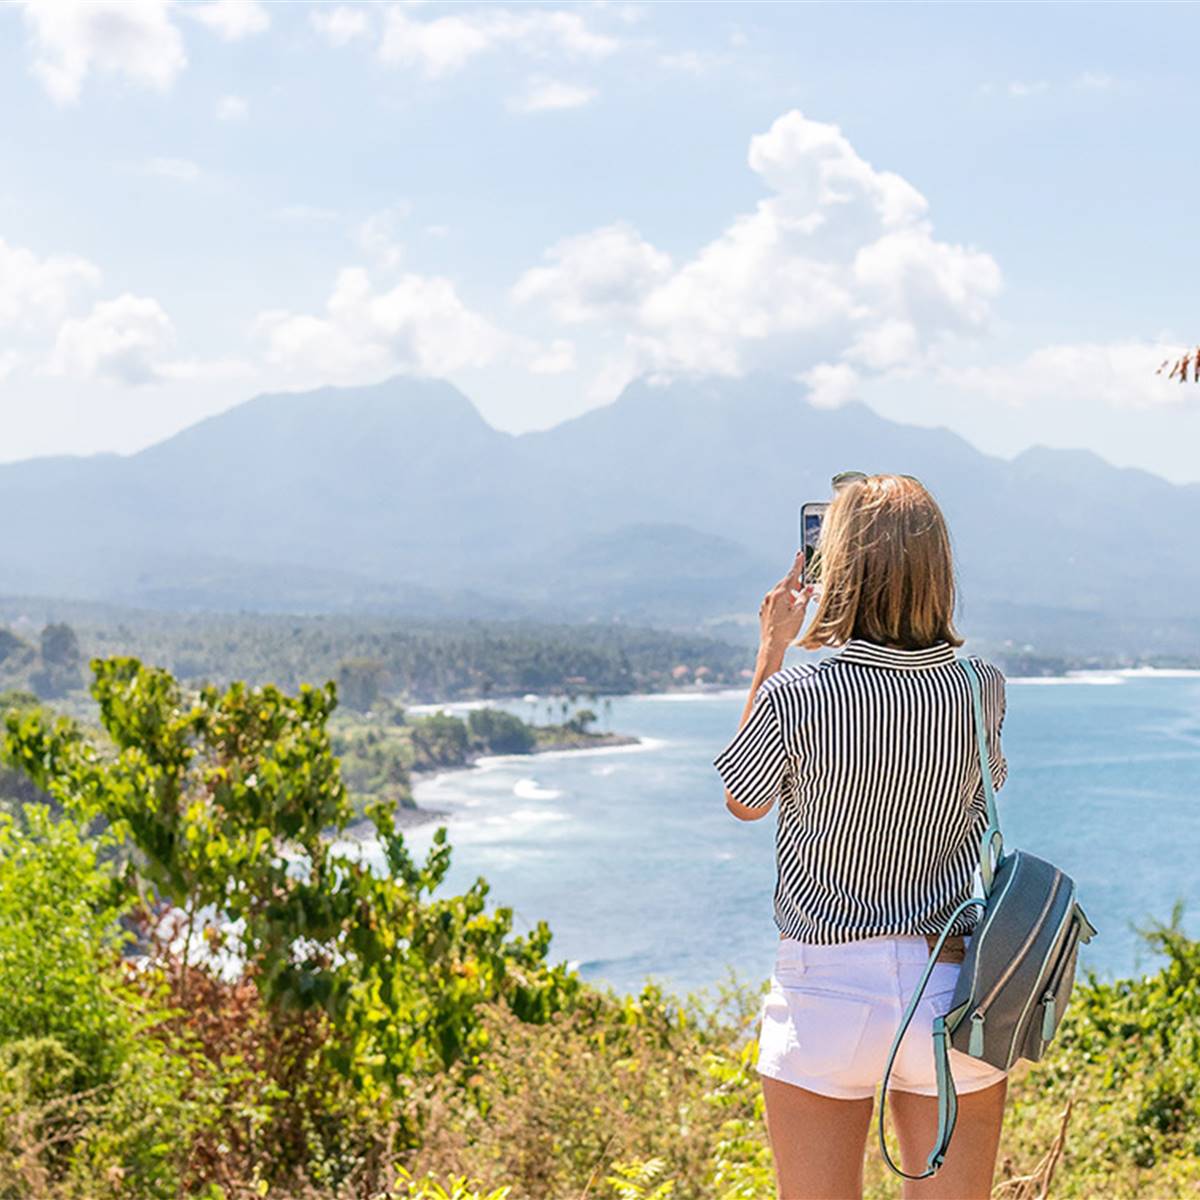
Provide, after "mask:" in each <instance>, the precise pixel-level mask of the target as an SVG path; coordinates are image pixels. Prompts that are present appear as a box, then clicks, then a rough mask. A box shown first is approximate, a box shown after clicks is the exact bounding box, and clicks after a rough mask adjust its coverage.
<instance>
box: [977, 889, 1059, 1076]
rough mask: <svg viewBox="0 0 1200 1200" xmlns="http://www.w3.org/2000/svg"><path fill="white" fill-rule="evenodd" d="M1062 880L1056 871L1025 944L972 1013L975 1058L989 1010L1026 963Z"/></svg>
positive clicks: (978, 1051)
mask: <svg viewBox="0 0 1200 1200" xmlns="http://www.w3.org/2000/svg"><path fill="white" fill-rule="evenodd" d="M1062 880H1063V873H1062V872H1061V871H1059V870H1055V872H1054V882H1053V884H1052V885H1051V887H1050V894H1049V895H1048V896H1047V897H1046V903H1045V904H1043V905H1042V911H1041V912H1040V913H1038V917H1037V920H1036V921H1034V923H1033V927H1032V928H1031V929H1030V931H1029V932H1028V933H1027V934H1026V935H1025V940H1024V942H1022V943H1021V945H1020V947H1019V948H1018V950H1017V952H1016V954H1014V955H1013V956H1012V959H1011V960H1010V962H1009V964H1008V966H1007V967H1005V968H1004V970H1003V971H1002V972H1001V974H1000V978H999V979H997V980H996V982H995V983H994V984H992V987H991V990H990V991H989V992H988V994H987V995H986V996H984V998H983V999H982V1000H980V1001H979V1003H978V1004H977V1005H976V1006H975V1010H974V1011H973V1012H972V1013H971V1036H970V1038H969V1040H968V1043H967V1053H968V1054H970V1055H972V1056H973V1057H975V1058H980V1057H982V1055H983V1022H984V1019H985V1017H986V1016H987V1010H988V1009H989V1008H990V1007H991V1005H992V1003H993V1002H994V1001H995V999H996V997H997V995H998V994H999V993H1000V991H1001V989H1002V988H1003V987H1004V985H1005V984H1006V983H1007V982H1008V981H1009V980H1010V979H1011V978H1012V977H1013V974H1014V972H1015V971H1016V970H1017V968H1018V967H1019V966H1020V965H1021V963H1022V962H1023V961H1024V959H1025V956H1026V955H1027V954H1028V953H1029V951H1030V949H1031V947H1032V946H1033V943H1034V942H1035V941H1037V936H1038V934H1039V933H1041V931H1042V926H1043V924H1044V923H1045V920H1046V915H1047V914H1048V913H1049V912H1050V910H1051V909H1052V908H1053V907H1054V901H1055V900H1056V899H1057V898H1058V890H1059V888H1060V887H1061V886H1062Z"/></svg>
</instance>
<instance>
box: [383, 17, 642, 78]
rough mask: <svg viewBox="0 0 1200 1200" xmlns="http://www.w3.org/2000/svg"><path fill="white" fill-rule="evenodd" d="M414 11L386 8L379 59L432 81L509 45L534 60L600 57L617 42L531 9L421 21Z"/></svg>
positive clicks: (577, 21)
mask: <svg viewBox="0 0 1200 1200" xmlns="http://www.w3.org/2000/svg"><path fill="white" fill-rule="evenodd" d="M411 12H412V7H411V6H409V5H402V4H396V5H393V6H392V7H391V8H390V9H388V12H387V15H386V18H385V22H384V31H383V40H382V41H381V42H380V45H379V57H380V58H381V59H382V60H383V61H384V62H385V63H390V64H393V65H395V66H404V67H418V68H420V69H421V70H422V71H423V72H424V73H425V74H426V75H428V76H430V77H431V78H436V77H438V76H442V75H449V74H452V73H453V72H455V71H458V70H461V69H462V67H464V66H465V65H466V64H467V63H468V62H470V60H471V59H473V58H475V57H477V56H478V55H480V54H483V53H484V52H485V51H488V50H493V49H496V48H498V47H500V46H503V45H507V46H511V47H513V48H514V49H515V50H517V51H519V52H521V53H523V54H528V55H533V56H536V57H545V56H547V55H552V54H565V55H567V56H569V57H583V58H600V57H603V56H604V55H607V54H611V53H612V52H613V51H614V50H616V49H617V46H618V42H617V40H616V39H615V38H612V37H609V36H607V35H606V34H601V33H596V32H595V31H593V30H591V29H589V28H588V25H587V23H586V22H585V21H584V19H583V17H582V16H581V15H580V14H579V13H577V12H568V11H564V10H558V9H545V8H530V9H522V10H520V11H516V12H514V11H512V10H510V9H507V8H477V9H471V10H466V11H456V12H452V13H447V14H445V15H443V16H439V17H433V18H430V19H428V20H421V19H418V18H415V17H413V16H412V15H410V14H411Z"/></svg>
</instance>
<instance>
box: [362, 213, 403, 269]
mask: <svg viewBox="0 0 1200 1200" xmlns="http://www.w3.org/2000/svg"><path fill="white" fill-rule="evenodd" d="M411 211H412V208H411V205H409V204H407V203H404V202H401V203H399V204H393V205H392V206H391V207H390V208H385V209H381V210H380V211H379V212H377V213H372V214H371V215H370V216H369V217H368V218H367V219H366V220H365V221H364V222H363V223H362V224H361V225H360V226H359V227H358V244H359V247H360V248H361V249H362V250H363V252H364V253H366V254H367V255H368V256H369V257H370V259H371V261H372V262H373V263H375V264H377V265H378V266H380V267H382V268H383V269H384V270H389V271H391V270H395V269H396V268H397V267H398V266H399V265H400V264H401V262H403V260H404V245H403V243H402V242H401V241H400V225H401V224H402V223H403V222H404V220H405V219H406V218H407V217H408V215H409V213H410V212H411Z"/></svg>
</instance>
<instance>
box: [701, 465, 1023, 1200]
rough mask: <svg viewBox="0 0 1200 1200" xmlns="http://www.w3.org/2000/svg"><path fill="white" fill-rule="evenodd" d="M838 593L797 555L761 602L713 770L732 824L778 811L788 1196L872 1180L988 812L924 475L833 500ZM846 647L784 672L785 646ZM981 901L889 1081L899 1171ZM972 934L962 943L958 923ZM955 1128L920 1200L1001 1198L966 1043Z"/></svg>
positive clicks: (778, 989)
mask: <svg viewBox="0 0 1200 1200" xmlns="http://www.w3.org/2000/svg"><path fill="white" fill-rule="evenodd" d="M820 556H821V579H822V588H823V591H822V595H821V598H820V602H819V604H818V605H817V610H816V614H815V616H814V617H813V621H812V624H811V625H810V626H809V628H808V630H807V632H806V633H805V634H804V636H803V637H802V638H800V639H799V641H796V640H795V639H796V638H797V635H798V634H799V633H800V629H801V626H802V625H803V623H804V617H805V612H806V609H807V606H808V602H809V600H810V598H811V595H812V588H811V586H810V587H808V588H804V589H801V586H800V570H801V566H802V562H803V559H802V555H801V554H798V555H797V556H796V561H795V563H794V564H793V566H792V570H791V572H789V574H788V575H787V576H786V577H785V578H784V579H782V580H781V581H780V582H779V583H778V584H777V585H776V586H775V587H774V588H773V589H772V590H771V591H770V592H769V593H768V594H767V596H766V598H765V599H764V600H763V604H762V608H761V609H760V610H759V615H760V619H761V626H762V629H761V642H760V646H759V652H758V663H757V669H756V670H755V674H754V682H753V684H752V685H751V688H750V695H749V697H748V699H747V701H746V708H745V711H744V712H743V714H742V721H741V725H740V728H739V730H738V733H737V735H736V736H735V737H734V739H733V741H732V742H730V744H729V745H728V746H727V747H726V748H725V749H724V750H723V751H722V752H721V753H720V754H719V755H718V756H717V758H716V759H715V760H714V765H715V766H716V767H717V770H718V771H719V772H720V774H721V777H722V779H723V781H724V783H725V788H726V791H725V802H726V805H727V806H728V808H729V809H730V811H731V812H732V813H733V814H734V816H736V817H739V818H740V819H742V820H745V821H754V820H758V819H759V818H761V817H763V816H765V815H766V814H767V812H768V811H769V810H770V809H771V808H772V807H777V809H778V828H777V833H776V854H777V878H776V887H775V923H776V925H777V926H778V928H779V931H780V941H779V948H778V953H777V956H776V960H775V969H774V971H773V973H772V978H771V987H770V991H769V993H768V994H767V996H766V998H765V1000H764V1003H763V1009H762V1018H761V1029H760V1036H759V1047H758V1070H759V1073H760V1074H761V1076H762V1083H763V1094H764V1098H765V1102H766V1113H767V1130H768V1133H769V1135H770V1139H771V1148H772V1152H773V1154H774V1158H775V1170H776V1177H777V1180H778V1184H779V1195H780V1197H781V1200H805V1198H807V1197H821V1198H829V1197H832V1198H836V1200H850V1198H853V1197H859V1196H861V1194H862V1164H863V1149H864V1144H865V1140H866V1136H867V1131H868V1128H869V1126H870V1122H871V1115H872V1107H873V1104H874V1096H875V1090H876V1087H877V1086H878V1085H879V1083H880V1081H881V1079H882V1076H883V1069H884V1063H885V1061H886V1058H887V1053H888V1049H889V1047H890V1045H891V1042H892V1038H893V1037H894V1035H895V1032H896V1030H897V1028H898V1027H899V1021H900V1015H901V1013H902V1012H903V1011H904V1007H905V1005H906V1004H907V1003H908V1000H909V998H910V997H911V995H912V993H913V991H914V990H915V985H916V982H917V979H918V976H919V975H920V972H921V969H922V966H923V965H924V964H925V962H927V961H928V957H929V952H930V944H931V942H932V941H933V938H934V937H935V936H936V935H937V934H938V933H939V932H940V931H941V929H942V928H943V927H944V925H945V922H946V920H947V918H948V917H949V915H950V913H951V912H952V910H953V909H954V907H955V906H956V905H957V904H958V903H959V901H960V900H963V899H965V898H966V897H967V896H969V895H971V894H972V893H973V890H974V876H975V870H976V867H977V863H978V854H979V843H980V838H981V836H982V833H983V830H984V826H985V824H986V819H985V818H986V808H985V802H984V796H983V781H982V779H981V777H980V767H979V759H978V751H977V746H976V742H975V730H974V724H973V716H972V708H971V696H970V689H969V684H968V680H967V677H966V675H965V674H964V673H963V671H962V669H961V667H959V666H958V665H957V664H956V662H955V653H954V651H955V647H957V646H961V645H962V638H960V637H959V636H958V634H957V633H956V632H955V629H954V624H953V614H954V590H955V589H954V568H953V563H952V560H951V554H950V539H949V535H948V533H947V531H946V524H945V521H944V519H943V517H942V514H941V511H940V510H939V509H938V506H937V504H936V503H935V502H934V499H933V497H932V496H931V495H930V494H929V493H928V492H927V491H926V490H925V488H924V487H922V486H921V484H920V483H918V482H917V481H916V480H915V479H912V478H910V477H908V476H897V475H872V476H861V477H859V478H857V479H855V480H853V481H852V482H850V483H848V484H847V485H845V486H843V487H841V488H840V489H839V491H838V493H837V495H836V496H835V498H834V500H833V502H832V503H831V504H830V506H829V510H828V512H827V514H826V518H825V523H824V527H823V530H822V533H821V543H820ZM791 644H796V645H800V646H803V647H805V648H807V649H818V648H821V647H825V646H830V647H834V646H836V647H841V649H840V650H839V651H838V652H837V653H835V654H832V655H828V656H826V657H825V658H823V659H821V660H820V661H817V662H809V663H805V664H803V665H799V666H792V667H787V668H784V667H783V656H784V651H785V649H786V648H787V646H789V645H791ZM972 662H973V663H974V664H975V666H976V669H977V671H978V672H979V676H980V679H981V682H982V685H983V702H984V723H985V725H986V727H987V732H988V744H989V757H990V768H991V773H992V780H993V783H994V785H995V786H996V787H997V788H999V787H1000V786H1001V784H1002V783H1003V782H1004V778H1005V775H1006V770H1007V768H1006V763H1005V759H1004V756H1003V754H1002V752H1001V748H1000V729H1001V724H1002V722H1003V719H1004V677H1003V675H1001V673H1000V671H999V670H997V668H996V667H994V666H992V665H991V664H990V663H987V662H984V661H983V660H981V659H977V658H972ZM975 913H976V910H974V909H969V910H968V911H967V913H965V914H964V915H963V916H962V917H961V918H960V919H959V921H958V923H957V924H956V926H955V928H954V929H953V930H952V933H953V934H954V935H956V936H955V937H954V938H952V939H949V940H948V941H947V950H946V952H945V953H944V954H943V956H942V957H941V958H940V959H939V961H938V963H937V964H936V965H935V967H934V968H933V974H932V977H931V979H930V983H929V986H928V988H927V989H926V993H925V999H924V1000H923V1001H922V1005H923V1009H924V1012H923V1014H922V1012H920V1011H919V1012H918V1017H917V1019H915V1020H914V1021H913V1024H912V1026H911V1027H910V1028H909V1031H908V1033H907V1034H906V1036H905V1039H904V1042H903V1043H902V1045H901V1048H900V1052H899V1054H898V1055H897V1059H896V1064H895V1067H894V1068H893V1073H892V1077H891V1082H890V1085H889V1101H890V1102H889V1109H890V1114H889V1115H890V1116H891V1118H892V1120H893V1121H894V1124H895V1129H896V1135H897V1138H898V1140H899V1144H900V1150H901V1156H902V1165H903V1167H904V1170H906V1171H909V1172H914V1173H915V1172H917V1171H920V1170H922V1169H923V1168H924V1166H925V1155H926V1153H927V1152H928V1150H929V1148H930V1147H931V1146H932V1145H933V1142H934V1131H935V1129H936V1126H937V1112H936V1100H935V1098H934V1097H935V1095H936V1090H937V1089H936V1086H935V1082H934V1066H933V1053H932V1048H931V1039H930V1026H931V1023H932V1020H933V1017H934V1016H935V1015H936V1014H938V1013H944V1012H945V1011H946V1010H947V1009H948V1008H949V1006H950V1004H949V1001H950V996H951V993H952V992H953V990H954V984H955V980H956V977H957V974H958V971H959V966H958V965H957V964H958V963H959V962H961V960H962V954H963V951H964V949H965V946H966V944H967V943H969V941H970V930H971V928H972V926H973V923H974V921H975V920H976V919H977V917H976V915H975ZM957 935H962V936H961V937H960V936H957ZM950 1057H951V1070H952V1072H953V1075H954V1081H955V1086H956V1088H957V1090H958V1095H959V1108H958V1124H957V1126H956V1129H955V1133H954V1137H953V1140H952V1142H951V1145H950V1149H949V1152H948V1153H947V1155H946V1160H945V1163H944V1165H943V1166H942V1168H941V1170H940V1171H939V1172H938V1173H937V1174H936V1175H935V1176H933V1177H932V1178H931V1179H927V1180H922V1181H918V1182H910V1181H906V1182H905V1188H904V1195H905V1196H906V1197H914V1198H915V1197H920V1198H923V1200H932V1198H934V1197H938V1198H941V1197H945V1198H947V1200H949V1198H952V1200H971V1198H973V1197H979V1198H981V1200H982V1198H985V1197H987V1196H988V1195H989V1193H990V1190H991V1181H992V1173H993V1170H994V1168H995V1160H996V1150H997V1146H998V1144H999V1137H1000V1124H1001V1120H1002V1117H1003V1113H1004V1099H1005V1087H1006V1080H1005V1075H1004V1072H1003V1071H999V1070H996V1069H995V1068H993V1067H991V1066H990V1065H989V1064H987V1063H984V1062H982V1061H980V1060H979V1059H974V1058H971V1057H969V1056H967V1055H965V1054H961V1053H960V1052H959V1051H957V1050H952V1051H951V1055H950Z"/></svg>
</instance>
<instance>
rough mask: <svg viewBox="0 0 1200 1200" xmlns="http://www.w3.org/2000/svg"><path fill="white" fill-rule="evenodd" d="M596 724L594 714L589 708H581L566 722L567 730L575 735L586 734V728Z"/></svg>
mask: <svg viewBox="0 0 1200 1200" xmlns="http://www.w3.org/2000/svg"><path fill="white" fill-rule="evenodd" d="M595 723H596V714H595V713H594V712H592V710H591V709H590V708H581V709H580V710H579V711H578V712H577V713H576V714H575V715H574V716H573V717H572V718H571V719H570V720H569V721H568V722H567V728H568V729H573V730H574V731H575V732H576V733H587V732H588V726H589V725H594V724H595Z"/></svg>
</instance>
